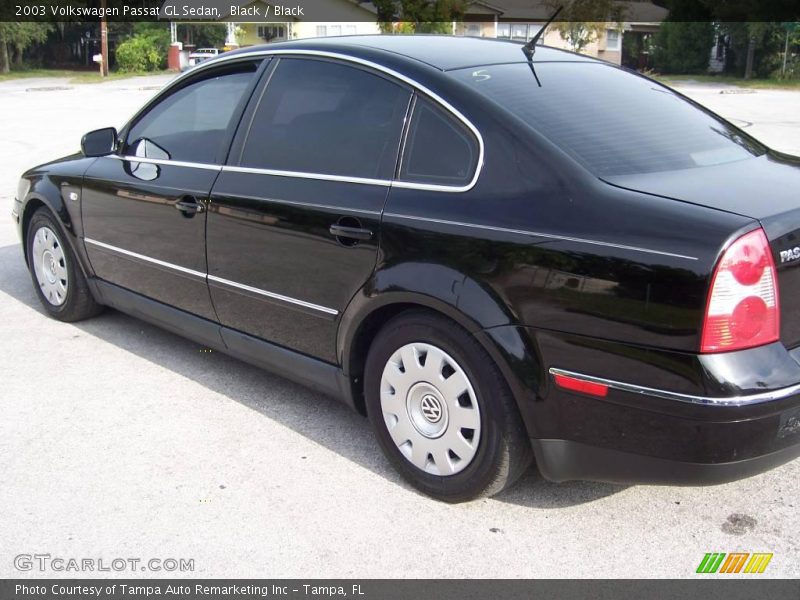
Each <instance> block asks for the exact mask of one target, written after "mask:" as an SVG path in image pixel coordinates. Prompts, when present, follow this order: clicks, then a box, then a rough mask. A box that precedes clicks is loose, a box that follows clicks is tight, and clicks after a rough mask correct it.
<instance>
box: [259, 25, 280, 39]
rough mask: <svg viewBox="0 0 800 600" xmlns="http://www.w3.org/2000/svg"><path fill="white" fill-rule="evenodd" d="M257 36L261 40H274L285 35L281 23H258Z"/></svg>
mask: <svg viewBox="0 0 800 600" xmlns="http://www.w3.org/2000/svg"><path fill="white" fill-rule="evenodd" d="M258 37H260V38H261V39H262V40H267V41H270V40H274V39H281V38H285V37H286V30H285V29H284V27H283V25H259V26H258Z"/></svg>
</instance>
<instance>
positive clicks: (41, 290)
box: [26, 208, 102, 321]
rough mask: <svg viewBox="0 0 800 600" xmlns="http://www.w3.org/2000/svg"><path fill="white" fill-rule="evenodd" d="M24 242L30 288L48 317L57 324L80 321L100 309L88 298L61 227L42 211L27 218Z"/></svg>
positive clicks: (47, 211) (79, 270)
mask: <svg viewBox="0 0 800 600" xmlns="http://www.w3.org/2000/svg"><path fill="white" fill-rule="evenodd" d="M26 242H27V244H28V269H29V270H30V273H31V279H32V280H33V286H34V288H35V289H36V295H37V296H38V297H39V301H40V302H41V303H42V306H43V307H44V309H45V310H46V311H47V312H48V314H49V315H50V316H52V317H54V318H56V319H58V320H59V321H80V320H82V319H87V318H89V317H92V316H94V315H96V314H98V313H99V312H100V311H101V310H102V306H101V305H99V304H98V303H97V302H95V300H94V298H93V297H92V294H91V292H90V290H89V286H88V285H87V283H86V279H85V278H84V276H83V273H82V272H81V269H80V266H79V265H78V262H77V258H76V257H75V254H74V253H73V252H72V250H71V249H70V247H69V246H68V245H67V244H66V243H65V242H64V240H63V233H62V231H61V227H60V226H59V224H58V223H57V222H56V220H55V219H54V218H53V216H52V214H51V213H50V211H49V210H47V209H46V208H40V209H39V210H37V211H36V212H35V213H34V214H33V216H32V217H31V221H30V224H29V225H28V232H27V236H26Z"/></svg>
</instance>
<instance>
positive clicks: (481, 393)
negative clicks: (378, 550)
mask: <svg viewBox="0 0 800 600" xmlns="http://www.w3.org/2000/svg"><path fill="white" fill-rule="evenodd" d="M364 384H365V395H366V401H367V410H368V413H369V417H370V421H371V422H372V425H373V427H374V429H375V432H376V435H377V437H378V441H379V443H380V445H381V448H382V449H383V451H384V453H385V454H386V456H387V457H388V458H389V460H390V461H391V462H392V463H393V464H394V466H395V467H396V468H397V469H398V471H399V472H400V473H401V474H402V475H403V477H404V478H405V479H406V480H408V481H409V482H410V483H411V484H412V485H414V487H416V488H417V489H419V490H421V491H423V492H425V493H426V494H429V495H431V496H434V497H436V498H438V499H440V500H445V501H448V502H461V501H465V500H470V499H473V498H476V497H479V496H490V495H492V494H495V493H497V492H499V491H500V490H502V489H504V488H505V487H507V486H509V485H511V484H512V483H513V482H514V481H516V479H517V478H518V477H519V476H520V475H521V474H522V473H523V472H524V470H525V469H526V468H527V467H528V465H529V464H530V462H531V450H530V445H529V442H528V440H527V436H526V435H525V431H524V428H523V426H522V423H521V420H520V417H519V414H518V411H517V408H516V405H515V403H514V399H513V397H512V396H511V393H510V391H509V389H508V386H507V384H506V382H505V380H504V379H503V377H502V374H501V373H500V371H499V369H498V368H497V366H496V365H495V364H494V362H493V361H492V359H491V358H490V357H489V355H488V354H487V353H486V352H485V350H484V349H483V348H482V347H481V346H480V344H478V342H477V341H476V340H475V339H474V337H473V336H471V335H470V334H469V333H468V332H466V331H464V330H463V329H462V328H461V327H459V326H457V325H455V324H454V323H452V322H450V321H449V320H447V319H444V318H442V317H439V316H437V315H435V314H432V313H429V312H426V311H416V310H415V311H409V312H406V313H403V314H401V315H399V316H398V317H396V318H395V319H393V320H392V321H390V322H389V323H388V324H387V325H386V326H385V327H384V328H383V329H382V330H381V331H380V332H379V333H378V335H377V336H376V338H375V340H374V342H373V344H372V347H371V348H370V351H369V356H368V358H367V364H366V374H365V380H364Z"/></svg>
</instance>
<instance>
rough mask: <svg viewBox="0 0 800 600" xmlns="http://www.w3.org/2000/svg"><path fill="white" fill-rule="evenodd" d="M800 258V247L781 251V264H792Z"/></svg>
mask: <svg viewBox="0 0 800 600" xmlns="http://www.w3.org/2000/svg"><path fill="white" fill-rule="evenodd" d="M798 258H800V246H795V247H794V248H790V249H789V250H781V263H785V262H790V261H793V260H797V259H798Z"/></svg>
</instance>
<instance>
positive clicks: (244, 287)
mask: <svg viewBox="0 0 800 600" xmlns="http://www.w3.org/2000/svg"><path fill="white" fill-rule="evenodd" d="M83 241H84V242H85V243H87V244H89V245H92V246H96V247H98V248H103V249H104V250H108V251H110V252H115V253H117V254H121V255H122V256H127V257H130V258H134V259H137V260H140V261H142V262H146V263H150V264H154V265H158V266H159V267H164V268H167V269H172V270H173V271H177V272H178V273H182V274H184V275H190V276H192V277H197V278H198V279H203V280H206V281H209V282H214V283H215V284H218V285H222V286H226V287H229V288H234V289H239V290H243V291H246V292H251V293H253V294H258V295H259V296H264V297H266V298H271V299H273V300H280V301H281V302H286V303H287V304H294V305H296V306H301V307H303V308H306V309H310V310H314V311H317V312H321V313H324V314H325V315H328V316H332V317H335V316H336V315H338V314H339V311H338V310H336V309H333V308H328V307H327V306H321V305H319V304H314V303H313V302H306V301H305V300H299V299H297V298H292V297H290V296H284V295H283V294H277V293H275V292H270V291H267V290H262V289H260V288H256V287H252V286H249V285H245V284H243V283H237V282H235V281H231V280H230V279H223V278H222V277H217V276H216V275H209V274H208V273H204V272H202V271H195V270H194V269H188V268H186V267H182V266H180V265H176V264H174V263H170V262H166V261H164V260H159V259H157V258H153V257H151V256H145V255H144V254H139V253H138V252H131V251H130V250H125V249H124V248H119V247H117V246H112V245H111V244H106V243H105V242H100V241H98V240H93V239H91V238H84V239H83Z"/></svg>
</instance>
